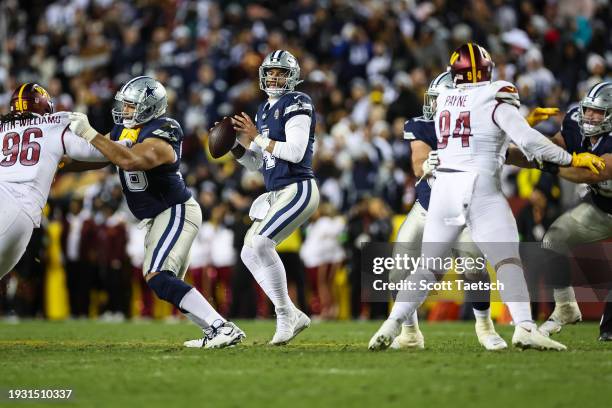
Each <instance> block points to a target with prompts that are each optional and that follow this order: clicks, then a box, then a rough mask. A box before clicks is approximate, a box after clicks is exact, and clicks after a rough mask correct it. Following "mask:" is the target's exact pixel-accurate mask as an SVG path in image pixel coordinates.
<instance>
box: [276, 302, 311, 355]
mask: <svg viewBox="0 0 612 408" xmlns="http://www.w3.org/2000/svg"><path fill="white" fill-rule="evenodd" d="M285 309H286V310H285ZM309 326H310V318H309V317H308V316H306V314H305V313H304V312H302V311H301V310H299V309H297V308H296V307H295V306H293V305H291V306H288V307H286V308H277V309H276V332H275V333H274V336H273V337H272V340H270V343H269V344H271V345H274V346H282V345H285V344H287V343H289V342H290V341H291V340H292V339H293V338H294V337H295V336H297V335H298V334H300V332H301V331H303V330H304V329H307V328H308V327H309Z"/></svg>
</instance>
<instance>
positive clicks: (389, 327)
mask: <svg viewBox="0 0 612 408" xmlns="http://www.w3.org/2000/svg"><path fill="white" fill-rule="evenodd" d="M400 331H401V325H400V323H399V322H398V321H397V320H395V319H387V320H385V321H384V323H383V324H382V326H380V329H378V331H377V332H376V333H375V334H374V336H372V338H371V339H370V344H369V345H368V348H369V349H370V350H372V351H378V350H386V349H388V348H389V346H391V343H393V340H395V338H396V337H397V336H398V335H399V334H400Z"/></svg>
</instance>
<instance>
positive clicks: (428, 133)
mask: <svg viewBox="0 0 612 408" xmlns="http://www.w3.org/2000/svg"><path fill="white" fill-rule="evenodd" d="M450 86H453V81H452V77H451V74H450V72H448V71H447V72H444V73H442V74H440V75H438V76H437V77H436V78H435V79H434V80H433V81H431V84H430V85H429V88H428V89H427V91H426V92H425V100H424V104H423V116H420V117H417V118H412V119H409V120H407V121H406V123H405V124H404V138H405V139H406V140H409V141H410V147H411V151H412V165H413V169H414V172H415V175H416V176H417V177H420V180H419V182H418V183H417V184H416V202H415V203H414V205H413V206H412V208H411V209H410V212H409V213H408V215H407V216H406V218H405V219H404V222H403V223H402V225H401V226H400V229H399V231H398V233H397V237H396V242H397V243H396V245H395V247H394V256H395V254H396V253H398V252H402V253H408V254H409V255H410V256H413V257H418V256H420V254H421V245H420V244H421V241H422V238H423V230H424V228H425V220H426V218H427V209H428V207H429V197H430V194H431V184H432V183H433V172H434V170H435V168H436V167H437V166H438V165H439V160H438V152H437V150H436V149H437V139H436V129H435V126H434V122H433V114H434V112H435V103H436V97H437V96H438V94H439V93H440V90H441V89H442V88H443V87H450ZM458 241H459V242H460V243H462V245H461V246H462V251H464V250H465V247H467V248H469V250H468V253H469V254H474V255H475V256H478V255H476V254H479V251H478V248H473V247H474V245H473V243H472V240H471V238H470V234H469V228H464V229H463V231H462V232H461V234H460V236H459V240H458ZM455 251H457V249H455ZM408 272H409V271H406V270H402V271H400V270H393V271H391V273H390V276H389V279H390V280H392V281H394V282H398V281H400V280H403V279H405V278H406V276H407V274H408ZM472 272H476V275H473V274H470V276H469V278H470V279H473V278H484V277H485V276H487V275H486V271H472ZM466 278H468V277H467V274H466ZM472 295H474V296H472ZM480 296H481V295H480V294H477V293H472V292H469V293H466V301H469V302H470V303H472V307H473V310H474V316H475V318H476V325H475V328H476V335H477V337H478V341H479V343H480V344H481V345H482V346H483V347H484V348H485V349H487V350H501V349H505V348H507V347H508V346H507V344H506V342H505V341H504V339H503V338H501V336H500V335H499V334H497V332H496V331H495V327H494V325H493V321H492V320H491V311H490V304H489V302H484V301H477V300H482V299H475V297H478V298H479V297H480ZM470 299H474V301H471V300H470ZM424 347H425V339H424V337H423V334H422V333H421V331H420V329H419V324H418V318H417V313H416V311H415V312H414V313H412V314H411V315H410V316H409V317H408V319H406V321H404V322H403V324H402V331H401V333H400V335H399V336H397V337H396V338H395V340H393V343H392V344H391V348H393V349H401V348H424Z"/></svg>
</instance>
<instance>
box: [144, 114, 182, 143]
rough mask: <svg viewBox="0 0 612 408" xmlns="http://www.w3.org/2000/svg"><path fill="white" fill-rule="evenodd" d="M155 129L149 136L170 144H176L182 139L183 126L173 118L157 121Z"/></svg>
mask: <svg viewBox="0 0 612 408" xmlns="http://www.w3.org/2000/svg"><path fill="white" fill-rule="evenodd" d="M156 122H157V123H155V125H154V126H153V129H152V130H150V131H149V134H150V135H151V136H154V137H158V138H160V139H164V140H167V141H169V142H176V141H178V140H180V139H181V137H182V135H183V131H182V129H181V125H179V124H178V122H177V121H176V120H174V119H171V118H160V119H157V121H156Z"/></svg>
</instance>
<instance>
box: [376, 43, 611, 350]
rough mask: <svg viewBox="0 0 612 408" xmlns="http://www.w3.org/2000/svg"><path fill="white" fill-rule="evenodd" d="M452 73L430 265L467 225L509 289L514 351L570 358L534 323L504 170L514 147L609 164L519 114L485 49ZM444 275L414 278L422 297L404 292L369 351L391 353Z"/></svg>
mask: <svg viewBox="0 0 612 408" xmlns="http://www.w3.org/2000/svg"><path fill="white" fill-rule="evenodd" d="M449 65H450V71H451V75H452V77H453V82H454V84H455V86H454V87H452V88H444V89H442V90H441V92H440V94H439V95H438V97H437V99H436V113H435V119H434V123H435V126H436V135H437V138H438V144H437V148H438V156H439V158H440V166H439V167H438V168H437V170H436V182H435V183H434V184H433V187H432V191H431V199H430V204H429V211H428V217H427V220H426V223H425V230H424V231H423V256H424V259H425V260H429V259H433V260H436V259H440V258H441V257H443V256H444V254H446V253H447V252H448V250H449V249H450V246H451V245H452V243H453V242H455V241H456V239H457V237H458V236H459V234H460V233H461V230H462V229H463V228H464V226H465V225H468V226H469V227H470V230H471V233H472V238H473V240H474V242H476V244H477V245H478V247H479V248H480V250H481V251H482V252H483V253H484V254H486V257H487V260H488V261H489V262H490V263H491V265H493V267H494V268H495V270H496V272H497V279H498V280H499V282H500V287H502V285H503V288H504V290H502V291H501V295H502V300H503V301H504V303H505V304H506V305H507V306H508V309H509V310H510V314H511V315H512V319H513V321H514V324H515V325H516V327H515V331H514V335H513V337H512V344H513V345H515V346H517V347H520V348H537V349H541V350H551V349H552V350H564V349H566V347H565V346H564V345H562V344H561V343H558V342H556V341H554V340H552V339H550V338H549V337H547V336H545V335H543V334H542V333H540V332H539V331H538V330H537V326H536V324H535V323H534V321H533V319H532V317H531V310H530V304H529V294H528V291H527V285H526V283H525V278H524V276H523V269H522V266H521V261H520V256H519V250H518V231H517V227H516V221H515V220H514V217H513V215H512V211H511V210H510V206H509V204H508V202H507V200H506V198H505V197H504V195H503V194H502V192H501V181H500V170H501V167H502V165H503V163H504V161H505V155H506V151H507V148H508V144H509V142H510V140H512V141H513V142H514V143H515V144H516V145H517V146H518V147H519V148H520V149H521V150H522V152H523V153H524V154H525V155H526V156H527V158H528V159H530V160H531V159H533V158H535V159H537V160H539V161H548V162H552V163H555V164H558V165H561V166H573V167H587V168H590V169H591V170H592V171H594V172H597V171H598V169H603V168H604V167H605V164H604V161H603V160H602V159H601V158H599V157H598V156H595V155H593V154H591V153H586V152H585V153H580V154H574V156H572V155H571V154H569V153H568V152H566V151H565V150H563V149H561V148H560V147H558V146H556V145H554V144H553V143H552V142H551V141H550V140H548V139H547V138H546V137H545V136H543V135H542V134H540V133H539V132H537V131H536V130H534V129H532V128H531V127H530V126H529V124H528V123H527V122H526V120H525V119H524V118H523V117H522V116H521V115H520V113H519V111H518V109H517V108H518V106H519V105H520V102H519V95H518V92H517V90H516V88H515V87H514V86H513V85H512V84H510V83H508V82H505V81H496V82H491V76H492V70H493V65H494V64H493V61H492V60H491V58H490V57H489V53H488V52H487V51H486V50H485V49H484V48H483V47H481V46H479V45H478V44H474V43H467V44H463V45H461V46H460V47H459V48H457V49H456V50H455V51H454V52H453V54H452V55H451V58H450V64H449ZM451 136H452V137H451ZM436 241H437V242H436ZM434 263H435V262H434ZM442 275H443V271H440V270H436V268H435V266H429V265H427V267H426V268H419V269H418V270H417V272H416V273H415V274H413V275H411V276H410V277H409V280H410V281H412V282H414V283H413V284H414V285H416V287H417V288H418V289H417V290H412V291H410V290H405V291H400V293H399V294H398V297H397V301H396V302H395V304H394V306H393V309H392V311H391V314H390V316H389V319H387V320H386V321H385V322H384V323H383V325H382V326H381V328H380V329H379V330H378V331H377V332H376V333H375V334H374V336H373V337H372V339H371V340H370V343H369V348H370V349H371V350H381V349H386V348H388V347H389V345H390V344H391V342H392V341H393V339H394V338H395V337H396V336H397V335H398V334H399V332H400V329H401V327H400V325H401V323H402V322H403V321H404V320H406V318H408V317H409V316H410V315H412V314H413V313H414V311H415V310H416V308H417V307H418V306H419V305H420V304H421V303H422V302H423V300H424V299H425V298H426V297H427V293H428V292H429V291H428V288H429V287H431V285H430V284H431V283H433V282H435V281H437V280H438V279H440V278H441V276H442Z"/></svg>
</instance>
